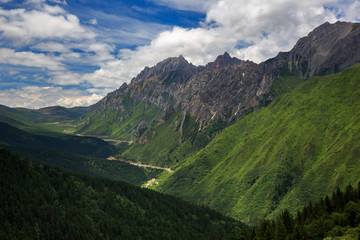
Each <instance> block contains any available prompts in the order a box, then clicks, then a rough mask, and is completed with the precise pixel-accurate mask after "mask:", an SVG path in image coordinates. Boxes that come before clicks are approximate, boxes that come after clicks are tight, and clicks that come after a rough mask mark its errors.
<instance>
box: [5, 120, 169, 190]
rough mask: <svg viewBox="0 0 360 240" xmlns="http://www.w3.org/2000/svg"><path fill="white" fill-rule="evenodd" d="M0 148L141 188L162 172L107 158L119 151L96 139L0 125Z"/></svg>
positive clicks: (49, 163) (63, 167)
mask: <svg viewBox="0 0 360 240" xmlns="http://www.w3.org/2000/svg"><path fill="white" fill-rule="evenodd" d="M0 146H2V147H4V148H7V149H10V150H11V151H12V152H14V153H16V154H18V155H19V156H21V157H26V158H28V159H31V160H36V161H39V162H42V163H45V164H48V165H51V166H56V167H60V168H62V169H66V170H69V171H72V172H78V173H84V174H88V175H91V176H97V177H103V178H108V179H114V180H122V181H126V182H129V183H132V184H135V185H139V186H140V185H142V184H144V183H145V182H147V181H149V180H150V179H152V178H155V177H157V176H158V175H159V174H161V172H162V171H161V170H158V169H149V168H141V167H136V166H132V165H130V164H127V163H123V162H119V161H109V160H107V159H106V158H107V157H109V156H110V155H114V154H116V153H117V152H118V150H119V149H118V148H117V147H115V146H113V145H111V144H109V143H107V142H104V141H102V140H100V139H97V138H90V137H77V136H71V135H59V134H57V135H53V136H46V135H39V134H33V133H29V132H25V131H23V130H20V129H17V128H15V127H12V126H10V125H8V124H6V123H1V122H0Z"/></svg>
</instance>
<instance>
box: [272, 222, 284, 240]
mask: <svg viewBox="0 0 360 240" xmlns="http://www.w3.org/2000/svg"><path fill="white" fill-rule="evenodd" d="M286 236H287V231H286V228H285V225H284V222H283V221H282V220H281V219H279V220H278V221H277V222H276V227H275V238H274V239H275V240H285V239H286Z"/></svg>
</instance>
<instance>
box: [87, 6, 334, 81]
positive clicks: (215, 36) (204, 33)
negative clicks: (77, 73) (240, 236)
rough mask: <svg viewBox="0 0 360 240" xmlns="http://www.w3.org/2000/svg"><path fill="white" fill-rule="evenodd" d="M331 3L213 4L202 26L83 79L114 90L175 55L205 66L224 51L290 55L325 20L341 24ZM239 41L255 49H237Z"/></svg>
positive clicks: (124, 55) (163, 36) (168, 34)
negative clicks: (297, 42) (331, 8)
mask: <svg viewBox="0 0 360 240" xmlns="http://www.w3.org/2000/svg"><path fill="white" fill-rule="evenodd" d="M331 2H332V1H330V0H322V1H320V0H315V1H309V0H303V1H301V2H294V1H292V0H274V1H268V0H255V1H246V0H221V1H218V2H217V3H213V4H212V5H208V10H207V17H206V20H205V22H204V23H202V26H201V27H199V28H193V29H186V28H180V27H174V28H173V29H171V30H169V31H164V32H162V33H160V34H159V35H158V36H157V37H156V38H155V39H154V40H152V41H151V43H150V44H149V45H145V46H140V47H138V48H136V49H135V50H129V49H123V50H121V51H120V53H119V56H120V59H121V60H116V59H115V60H114V61H109V62H106V63H105V64H103V65H101V69H99V70H97V71H95V72H94V73H92V74H87V75H86V76H84V77H85V79H86V80H88V81H89V82H91V83H92V84H94V85H95V86H98V85H100V84H104V85H105V86H108V87H110V86H114V87H115V84H117V85H116V86H120V85H121V83H122V82H128V81H130V79H131V78H132V77H134V76H136V74H137V73H139V71H140V70H141V69H142V68H143V67H144V66H153V65H155V64H156V63H157V62H159V61H161V60H163V59H165V58H167V57H170V56H173V57H174V56H179V55H184V57H185V58H186V59H188V60H189V61H190V62H192V63H194V64H196V65H203V64H206V63H207V62H209V61H213V60H214V59H215V58H216V56H218V55H219V54H222V53H223V52H224V51H228V52H229V53H230V54H231V55H233V56H237V57H239V58H241V59H249V60H253V61H255V62H261V61H264V60H266V59H268V58H270V57H274V56H275V55H276V54H277V53H278V52H279V51H288V50H290V49H291V47H292V46H293V45H294V44H295V43H296V41H297V40H298V39H299V38H300V37H303V36H304V35H306V34H307V33H308V32H309V31H311V30H312V29H313V28H315V27H316V26H318V25H320V24H322V23H324V22H325V21H330V22H334V21H336V17H335V13H334V12H332V11H330V10H329V9H325V8H324V4H327V3H331ZM184 4H185V2H184ZM239 41H243V42H247V43H250V44H251V46H249V47H246V48H242V49H237V44H238V42H239Z"/></svg>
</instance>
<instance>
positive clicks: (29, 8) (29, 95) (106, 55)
mask: <svg viewBox="0 0 360 240" xmlns="http://www.w3.org/2000/svg"><path fill="white" fill-rule="evenodd" d="M339 20H340V21H352V22H359V21H360V0H342V1H334V0H302V1H294V0H251V1H249V0H107V1H103V0H23V1H21V0H0V104H3V105H6V106H10V107H25V108H30V109H38V108H42V107H47V106H54V105H60V106H65V107H74V106H88V105H92V104H95V103H96V102H98V101H99V100H101V99H102V98H103V97H104V96H106V94H107V93H109V92H111V91H114V90H115V89H117V88H119V87H120V86H121V85H122V84H123V83H124V82H126V83H129V82H130V81H131V79H132V78H133V77H135V76H136V75H137V74H138V73H139V72H140V71H141V70H142V69H143V68H144V67H145V66H149V67H151V66H154V65H155V64H156V63H157V62H159V61H161V60H163V59H165V58H168V57H177V56H179V55H183V56H184V57H185V58H186V59H187V60H188V61H189V62H191V63H193V64H194V65H205V64H206V63H208V62H210V61H214V59H215V58H216V57H217V56H218V55H220V54H223V53H224V52H225V51H227V52H228V53H229V54H230V55H231V56H234V57H237V58H239V59H243V60H251V61H254V62H257V63H260V62H262V61H265V60H266V59H268V58H271V57H275V56H276V55H277V53H278V52H280V51H289V50H291V48H292V47H293V46H294V45H295V43H296V42H297V40H298V39H299V38H301V37H303V36H306V35H307V34H308V33H309V32H310V31H311V30H312V29H314V28H315V27H317V26H319V25H321V24H322V23H324V22H326V21H328V22H330V23H334V22H336V21H339Z"/></svg>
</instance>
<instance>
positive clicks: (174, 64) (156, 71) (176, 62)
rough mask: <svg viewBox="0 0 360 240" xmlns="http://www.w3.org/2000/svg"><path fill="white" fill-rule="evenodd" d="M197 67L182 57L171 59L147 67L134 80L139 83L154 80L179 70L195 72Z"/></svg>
mask: <svg viewBox="0 0 360 240" xmlns="http://www.w3.org/2000/svg"><path fill="white" fill-rule="evenodd" d="M196 68H197V67H196V66H194V65H193V64H191V63H189V62H188V61H187V60H186V59H185V58H184V57H183V56H182V55H180V56H179V57H169V58H167V59H165V60H163V61H161V62H159V63H157V64H156V65H155V66H153V67H145V68H144V70H142V71H141V72H140V74H139V75H138V76H137V77H136V78H134V79H133V81H135V82H138V81H140V80H143V79H147V78H152V77H154V76H158V75H161V74H164V73H169V72H173V71H178V70H187V69H188V70H190V71H191V70H194V69H196Z"/></svg>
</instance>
